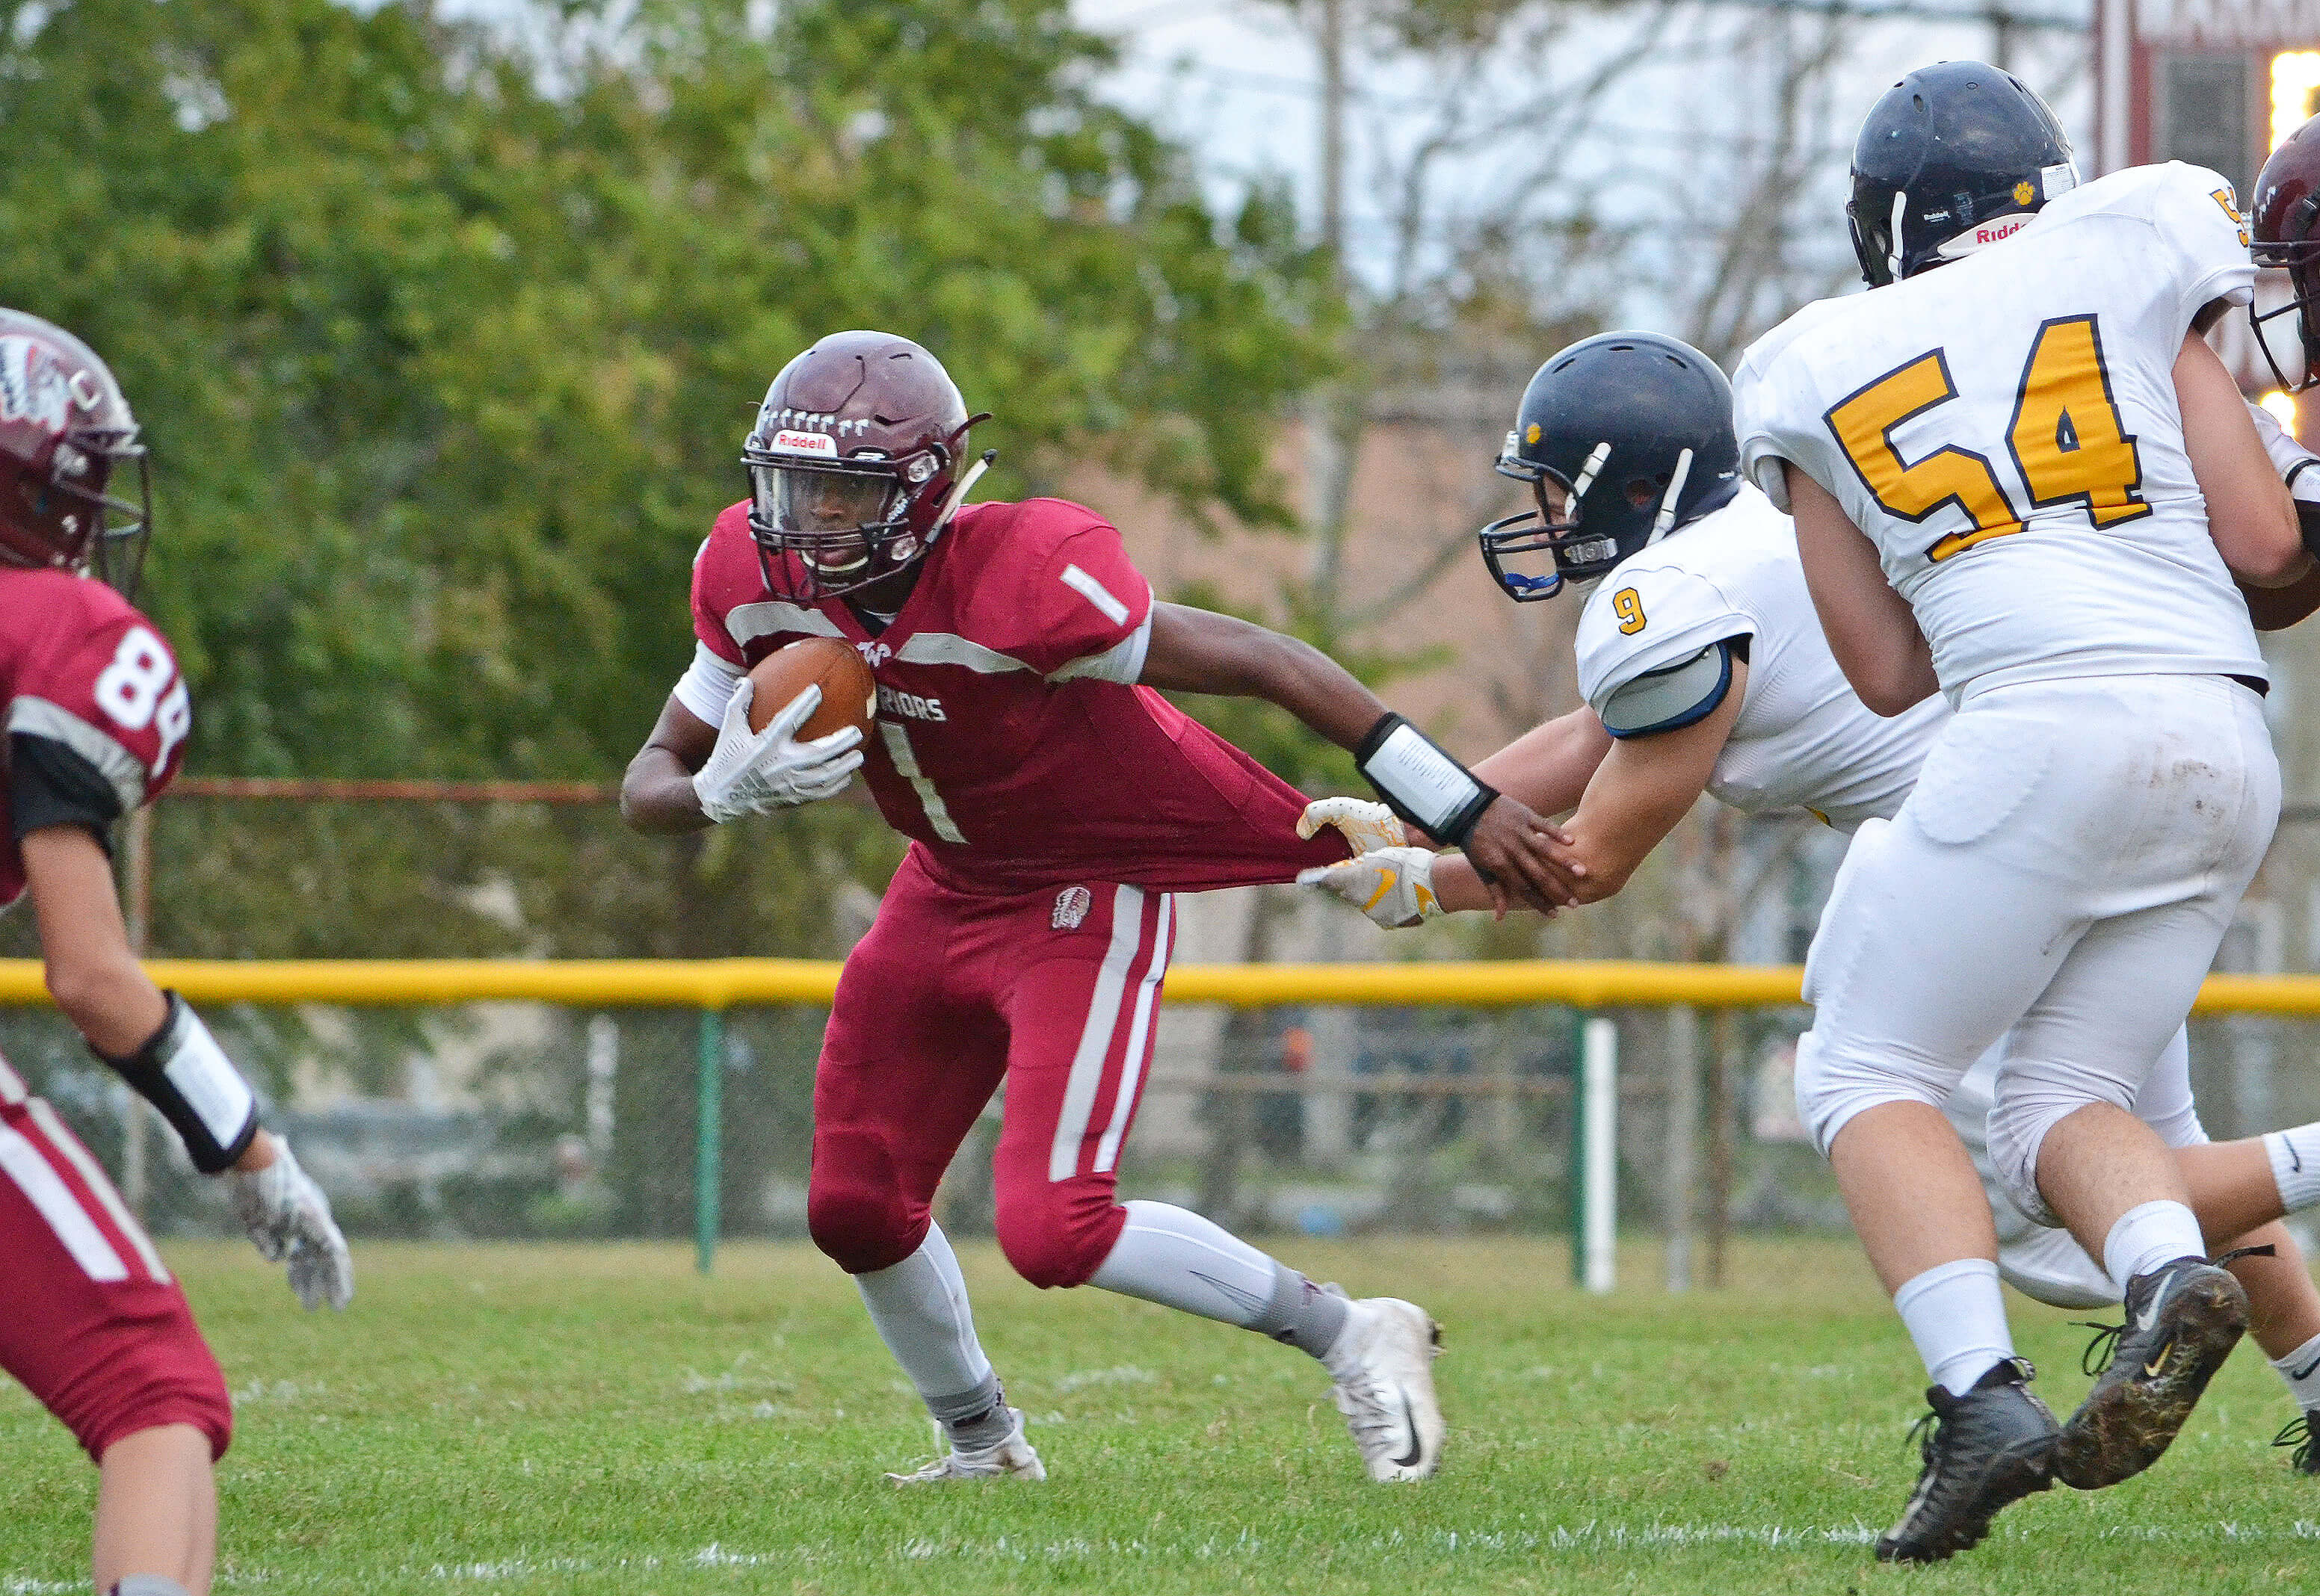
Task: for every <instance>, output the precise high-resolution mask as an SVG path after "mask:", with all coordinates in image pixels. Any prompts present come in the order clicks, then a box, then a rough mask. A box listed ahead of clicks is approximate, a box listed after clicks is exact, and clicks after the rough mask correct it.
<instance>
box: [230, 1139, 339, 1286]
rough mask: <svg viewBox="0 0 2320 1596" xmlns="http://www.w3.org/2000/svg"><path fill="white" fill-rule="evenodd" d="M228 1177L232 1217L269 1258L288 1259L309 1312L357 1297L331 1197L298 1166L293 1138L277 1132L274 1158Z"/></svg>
mask: <svg viewBox="0 0 2320 1596" xmlns="http://www.w3.org/2000/svg"><path fill="white" fill-rule="evenodd" d="M226 1179H227V1181H228V1182H229V1184H230V1185H231V1187H232V1190H233V1212H234V1217H235V1218H237V1219H239V1220H240V1221H241V1222H242V1223H243V1224H244V1225H245V1226H247V1227H248V1228H249V1239H250V1240H252V1241H254V1242H256V1243H257V1244H258V1252H259V1253H260V1254H261V1255H262V1256H263V1257H264V1258H265V1259H266V1261H267V1262H268V1263H274V1264H278V1263H282V1262H284V1261H285V1260H286V1261H287V1262H288V1263H289V1265H290V1289H291V1290H292V1291H295V1292H296V1293H297V1294H298V1301H299V1302H300V1303H303V1304H304V1306H305V1308H306V1310H307V1311H308V1312H313V1310H314V1309H316V1308H319V1307H321V1306H322V1304H323V1303H330V1304H331V1307H333V1308H336V1309H339V1310H340V1312H344V1311H345V1309H346V1305H347V1304H348V1303H351V1302H353V1301H354V1298H355V1261H354V1258H352V1257H351V1256H350V1255H349V1253H348V1251H347V1239H346V1238H345V1237H344V1236H341V1235H340V1234H339V1225H338V1222H337V1221H336V1220H334V1219H332V1218H331V1200H330V1199H329V1198H328V1197H326V1196H324V1195H322V1187H321V1186H316V1185H315V1184H314V1182H313V1178H312V1177H309V1176H308V1175H307V1173H306V1172H305V1171H304V1169H301V1168H298V1160H297V1159H294V1158H292V1157H291V1156H290V1144H289V1143H288V1142H286V1141H283V1140H282V1138H280V1137H279V1136H276V1137H275V1138H274V1161H273V1162H272V1163H270V1164H268V1165H267V1166H266V1168H263V1169H249V1170H243V1169H236V1170H233V1171H231V1173H230V1174H228V1175H227V1177H226Z"/></svg>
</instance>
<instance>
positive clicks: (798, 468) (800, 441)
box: [741, 332, 991, 603]
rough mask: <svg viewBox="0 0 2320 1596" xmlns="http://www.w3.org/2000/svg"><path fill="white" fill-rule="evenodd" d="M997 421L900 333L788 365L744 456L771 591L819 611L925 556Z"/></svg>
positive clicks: (855, 338)
mask: <svg viewBox="0 0 2320 1596" xmlns="http://www.w3.org/2000/svg"><path fill="white" fill-rule="evenodd" d="M989 419H991V418H990V417H989V416H988V415H987V414H985V415H978V416H969V415H968V414H967V413H966V401H965V400H963V399H961V398H960V397H959V393H958V385H957V384H956V383H953V382H952V381H951V380H950V374H949V373H947V372H946V371H944V370H943V368H942V363H941V362H940V361H938V360H937V359H936V358H935V357H934V356H932V355H929V353H927V351H926V350H924V349H922V348H920V347H919V346H918V345H916V344H914V343H912V342H911V340H910V339H908V338H897V337H895V336H894V335H893V333H887V332H839V333H832V334H831V335H830V336H829V337H828V338H823V339H821V340H820V342H819V343H817V344H815V345H814V346H813V347H811V349H808V350H807V351H806V352H805V353H804V354H802V355H800V356H797V358H795V359H794V360H793V361H791V362H790V363H789V364H788V365H785V366H784V367H782V371H781V374H780V375H779V376H777V377H775V379H774V384H773V386H772V387H770V388H768V389H766V402H765V403H764V404H763V405H762V406H761V407H759V409H758V410H757V425H756V426H755V427H754V428H750V431H749V436H748V437H747V438H746V439H744V440H743V442H742V445H741V464H743V465H745V466H747V467H748V472H749V533H750V536H752V537H755V538H756V539H757V555H758V560H759V562H760V563H761V564H763V565H764V567H765V571H766V586H767V587H768V588H769V589H771V590H772V591H774V592H775V593H778V594H781V595H782V596H784V598H788V599H792V600H798V601H800V602H808V603H810V602H811V601H813V600H818V599H825V598H832V597H835V596H837V595H838V594H841V593H851V592H855V591H858V590H860V589H862V588H865V587H867V586H869V585H870V584H871V583H872V582H879V581H882V580H884V578H886V577H889V576H892V575H893V574H894V573H896V572H899V571H903V570H907V569H908V568H909V567H910V566H911V565H913V564H917V563H918V562H919V561H920V560H922V559H924V558H926V556H927V552H928V551H929V549H931V548H932V547H933V546H934V543H935V539H936V538H938V537H940V536H941V535H942V529H943V527H944V525H945V523H947V521H948V520H949V519H950V515H951V512H952V511H953V510H954V509H957V507H958V500H959V499H960V498H961V497H963V496H964V495H965V489H966V484H967V482H971V481H972V480H973V475H974V473H969V475H968V476H967V477H966V478H965V479H964V480H962V479H961V478H960V477H959V475H958V473H957V465H958V462H959V459H960V457H961V455H962V454H963V452H964V450H965V445H966V432H967V428H970V427H972V426H974V424H975V423H976V422H977V421H987V420H989Z"/></svg>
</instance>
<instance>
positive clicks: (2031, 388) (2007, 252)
mask: <svg viewBox="0 0 2320 1596" xmlns="http://www.w3.org/2000/svg"><path fill="white" fill-rule="evenodd" d="M2254 275H2255V268H2254V266H2253V265H2252V263H2251V262H2250V260H2249V257H2248V249H2247V233H2246V230H2245V229H2244V227H2243V224H2242V222H2241V220H2240V213H2239V208H2238V205H2237V203H2236V202H2235V201H2234V196H2233V194H2232V189H2231V185H2230V184H2228V183H2227V182H2225V180H2224V179H2223V178H2222V177H2220V176H2216V174H2215V173H2213V172H2210V171H2207V170H2205V169H2203V168H2201V167H2190V166H2185V165H2183V164H2182V163H2180V162H2169V163H2168V164H2167V165H2165V166H2157V167H2133V168H2130V169H2129V170H2126V171H2124V172H2117V173H2114V174H2113V175H2111V176H2107V177H2104V178H2100V179H2098V180H2097V181H2095V182H2093V183H2089V184H2088V185H2085V186H2084V187H2082V188H2079V189H2075V190H2073V191H2071V193H2069V194H2062V195H2061V196H2059V197H2058V198H2056V199H2055V200H2053V202H2052V203H2049V204H2047V205H2046V206H2045V208H2044V210H2042V211H2041V212H2039V213H2038V215H2037V216H2036V217H2035V218H2034V219H2033V220H2032V221H2031V222H2030V224H2029V225H2028V226H2026V227H2025V228H2024V229H2023V230H2021V231H2020V232H2018V233H2016V234H2015V235H2014V236H2013V237H2012V238H2010V239H2006V240H2005V241H2004V242H2002V243H1998V244H1993V245H1990V246H1988V247H1987V248H1983V249H1981V250H1980V251H1978V252H1977V253H1975V254H1973V255H1971V256H1968V257H1965V258H1964V259H1962V260H1960V261H1956V262H1954V263H1953V264H1950V265H1947V266H1942V267H1940V268H1939V269H1937V270H1934V271H1928V272H1924V273H1921V274H1919V275H1917V276H1915V277H1912V278H1909V279H1908V281H1906V282H1902V283H1897V284H1891V285H1890V286H1888V287H1884V288H1879V289H1875V290H1873V291H1871V292H1870V293H1861V294H1854V295H1851V296H1848V297H1845V298H1842V299H1830V300H1822V301H1820V302H1817V303H1816V304H1811V305H1808V306H1806V307H1805V308H1804V309H1803V310H1801V311H1798V312H1797V313H1796V314H1795V315H1794V316H1791V317H1790V318H1789V320H1787V321H1785V322H1783V323H1782V324H1781V326H1779V327H1777V328H1775V329H1773V330H1772V331H1771V332H1769V333H1767V334H1766V335H1765V336H1764V337H1763V338H1760V339H1758V340H1757V342H1756V344H1755V345H1754V347H1752V348H1750V349H1749V351H1748V353H1747V355H1746V356H1745V358H1744V360H1743V362H1742V365H1741V367H1740V371H1739V374H1738V375H1737V377H1736V378H1735V380H1734V383H1733V391H1734V403H1735V411H1736V419H1737V423H1738V428H1739V432H1740V447H1741V461H1742V464H1743V466H1744V468H1745V470H1746V472H1747V473H1748V475H1749V477H1750V478H1751V480H1753V481H1754V482H1756V483H1757V484H1758V485H1760V486H1762V487H1763V489H1764V490H1765V491H1767V492H1769V493H1771V494H1772V497H1773V498H1774V500H1775V501H1777V502H1780V503H1781V504H1782V505H1783V506H1785V504H1786V499H1787V496H1786V491H1785V489H1784V487H1783V485H1782V482H1781V464H1782V462H1784V461H1785V462H1788V463H1790V464H1794V465H1796V466H1797V467H1799V469H1801V470H1802V471H1803V472H1804V473H1806V474H1807V475H1808V476H1809V477H1811V478H1812V479H1813V480H1814V481H1815V482H1818V483H1819V484H1820V485H1821V486H1822V487H1824V488H1826V489H1827V490H1828V491H1830V492H1831V493H1832V494H1834V495H1835V498H1836V499H1837V500H1838V501H1839V502H1840V503H1841V504H1843V505H1844V509H1845V510H1846V512H1847V513H1848V514H1849V515H1850V516H1851V517H1852V518H1853V522H1854V524H1855V525H1856V526H1858V527H1860V528H1861V529H1862V531H1863V532H1864V533H1866V534H1867V535H1868V536H1869V537H1870V538H1871V540H1872V541H1873V542H1874V543H1875V544H1876V546H1877V549H1878V554H1879V557H1880V562H1881V563H1882V564H1883V567H1884V571H1885V577H1886V580H1887V581H1888V582H1891V583H1892V585H1893V587H1894V590H1895V591H1898V592H1899V593H1900V594H1901V596H1902V597H1903V598H1905V599H1907V600H1908V601H1909V604H1910V606H1911V608H1912V609H1915V611H1916V612H1917V624H1918V627H1919V629H1920V630H1922V631H1923V632H1924V633H1925V636H1926V643H1927V644H1928V645H1929V646H1930V647H1931V649H1932V651H1933V660H1934V668H1935V672H1936V674H1937V675H1938V676H1939V677H1940V680H1941V684H1942V688H1943V690H1944V692H1945V693H1946V694H1947V695H1948V696H1949V698H1950V699H1951V701H1952V702H1953V703H1958V702H1962V701H1963V700H1964V699H1966V698H1968V697H1970V696H1971V695H1972V694H1973V693H1975V692H1979V691H1981V690H1987V689H1989V688H1993V687H2000V686H2005V685H2007V684H2009V683H2012V682H2018V681H2042V680H2049V679H2053V678H2057V677H2069V676H2096V675H2127V674H2146V673H2199V674H2217V675H2237V676H2245V677H2250V678H2252V679H2256V680H2263V679H2264V677H2265V672H2264V667H2263V662H2262V658H2261V655H2260V654H2258V653H2257V650H2256V643H2255V634H2254V630H2253V628H2252V626H2251V625H2250V623H2249V620H2248V613H2247V607H2246V605H2245V603H2244V602H2243V600H2241V598H2240V596H2239V593H2238V591H2237V590H2236V589H2235V587H2234V584H2233V582H2232V579H2231V576H2230V574H2229V573H2227V572H2226V571H2225V568H2224V564H2223V559H2222V557H2221V556H2220V555H2218V554H2217V553H2216V547H2215V545H2214V543H2213V541H2212V540H2211V539H2210V537H2208V534H2207V506H2206V502H2205V500H2203V499H2202V498H2201V496H2200V493H2199V488H2198V482H2197V481H2196V480H2195V479H2194V478H2193V476H2192V473H2191V463H2190V459H2189V455H2187V454H2186V452H2185V449H2184V443H2183V424H2182V415H2181V411H2180V409H2179V407H2178V405H2177V403H2176V398H2175V383H2174V367H2175V357H2176V355H2177V353H2178V352H2179V351H2180V348H2181V347H2182V343H2183V338H2184V335H2185V334H2186V333H2187V332H2188V331H2189V329H2190V327H2191V322H2192V318H2193V317H2194V316H2196V315H2197V314H2198V311H2200V309H2201V307H2203V306H2205V305H2207V303H2209V302H2212V301H2215V300H2218V299H2221V300H2226V301H2229V302H2232V303H2234V304H2244V303H2245V302H2247V300H2248V298H2249V295H2250V293H2251V291H2252V282H2253V280H2254Z"/></svg>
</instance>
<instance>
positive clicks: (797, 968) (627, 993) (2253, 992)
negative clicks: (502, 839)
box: [0, 959, 2320, 1273]
mask: <svg viewBox="0 0 2320 1596" xmlns="http://www.w3.org/2000/svg"><path fill="white" fill-rule="evenodd" d="M145 968H146V969H147V970H148V971H150V973H151V975H152V977H153V978H154V979H155V980H157V981H159V982H160V983H161V984H162V985H163V986H165V987H176V988H177V989H178V990H179V991H181V992H183V993H184V994H185V995H186V997H187V998H189V999H191V1000H192V1001H194V1002H195V1003H208V1004H225V1003H261V1004H300V1003H319V1004H365V1005H376V1004H394V1005H432V1004H447V1003H481V1002H494V1001H501V1002H505V1001H516V1002H532V1003H554V1004H569V1005H588V1006H592V1007H630V1006H637V1007H644V1006H666V1007H675V1008H691V1009H695V1010H697V1011H699V1014H700V1037H699V1042H700V1047H699V1054H700V1057H699V1084H698V1096H699V1102H698V1119H699V1123H698V1125H697V1127H696V1152H695V1158H694V1175H693V1182H694V1191H693V1210H694V1228H695V1242H696V1246H697V1249H698V1252H699V1258H700V1267H701V1268H702V1272H703V1273H706V1272H707V1271H708V1269H709V1267H710V1264H711V1259H712V1258H714V1257H715V1255H716V1246H717V1237H718V1231H719V1225H720V1215H719V1189H720V1187H719V1168H720V1159H721V1157H722V1142H723V1135H722V1129H721V1126H722V1120H723V1094H724V1084H723V1082H724V1070H723V1068H722V1061H723V1058H724V1051H725V1029H724V1013H725V1011H726V1010H727V1009H729V1008H733V1007H737V1006H742V1005H778V1004H826V1003H828V1002H829V1000H830V996H831V995H832V994H833V993H834V992H835V991H836V990H837V987H838V969H839V967H838V964H836V963H835V962H833V961H829V960H811V959H696V960H677V959H667V960H661V959H569V960H517V959H411V960H371V959H304V960H297V959H293V960H225V959H155V960H149V961H147V963H146V966H145ZM1802 976H1803V971H1801V970H1800V969H1797V968H1796V967H1795V966H1793V965H1746V964H1650V963H1644V962H1641V961H1636V960H1546V959H1532V960H1495V961H1492V960H1475V961H1469V962H1461V963H1447V962H1443V963H1420V964H1186V965H1179V966H1178V967H1177V968H1175V969H1173V970H1171V971H1169V973H1168V984H1167V987H1166V994H1167V1000H1168V1001H1169V1002H1171V1003H1221V1004H1228V1005H1234V1006H1236V1007H1242V1008H1266V1007H1272V1006H1275V1005H1289V1004H1323V1005H1388V1004H1440V1005H1455V1006H1461V1007H1469V1008H1505V1007H1511V1006H1515V1005H1523V1004H1567V1005H1571V1006H1572V1007H1573V1008H1581V1009H1599V1008H1627V1007H1653V1006H1657V1007H1690V1008H1761V1007H1779V1006H1783V1005H1794V1004H1798V1003H1799V1002H1801V1001H1802V998H1801V996H1800V993H1799V985H1800V982H1801V979H1802ZM47 1001H48V991H47V988H46V987H45V986H44V985H43V984H42V981H41V966H40V964H39V962H38V961H37V960H29V959H0V1006H6V1005H16V1006H28V1005H39V1004H45V1003H46V1002H47ZM2194 1012H2195V1013H2198V1014H2279V1015H2304V1016H2320V976H2211V977H2209V978H2208V979H2207V985H2206V986H2205V987H2203V988H2202V989H2201V991H2200V993H2199V999H2198V1005H2197V1006H2196V1008H2195V1010H2194ZM1573 1257H1574V1258H1576V1257H1577V1254H1576V1253H1575V1252H1574V1254H1573Z"/></svg>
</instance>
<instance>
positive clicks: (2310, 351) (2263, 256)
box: [2248, 191, 2320, 393]
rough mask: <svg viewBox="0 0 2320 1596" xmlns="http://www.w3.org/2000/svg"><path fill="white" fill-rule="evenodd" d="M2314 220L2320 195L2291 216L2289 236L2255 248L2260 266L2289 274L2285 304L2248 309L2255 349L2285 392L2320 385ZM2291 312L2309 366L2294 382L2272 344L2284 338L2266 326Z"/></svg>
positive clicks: (2318, 244) (2319, 274) (2318, 247)
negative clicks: (2261, 308) (2279, 338)
mask: <svg viewBox="0 0 2320 1596" xmlns="http://www.w3.org/2000/svg"><path fill="white" fill-rule="evenodd" d="M2315 221H2320V191H2315V192H2314V193H2312V194H2306V195H2305V196H2304V198H2303V199H2302V200H2301V201H2300V202H2299V203H2297V205H2296V207H2295V209H2294V211H2293V212H2291V213H2290V214H2289V216H2288V226H2286V227H2284V228H2282V229H2281V231H2282V232H2283V233H2285V234H2287V235H2288V236H2287V237H2284V238H2279V239H2256V240H2255V247H2254V249H2253V250H2252V253H2253V255H2254V257H2255V263H2256V265H2258V266H2271V267H2275V268H2279V269H2283V270H2285V271H2286V272H2287V273H2288V286H2289V293H2288V302H2287V303H2286V304H2284V305H2279V306H2277V307H2275V308H2273V309H2271V310H2269V311H2258V310H2257V309H2256V308H2255V307H2254V306H2253V305H2250V306H2249V307H2248V320H2250V321H2251V322H2252V323H2253V324H2254V327H2255V341H2256V347H2258V348H2260V349H2261V350H2262V351H2263V358H2264V364H2265V365H2269V366H2270V367H2271V375H2272V380H2273V381H2274V382H2276V383H2279V387H2280V391H2281V392H2286V393H2301V392H2304V391H2305V390H2306V389H2307V388H2310V387H2312V386H2314V385H2315V383H2320V239H2315V238H2312V237H2310V236H2309V235H2310V232H2311V230H2312V228H2313V225H2314V223H2315ZM2289 314H2293V315H2294V316H2295V318H2296V321H2295V328H2296V337H2297V347H2298V352H2299V354H2300V355H2301V356H2302V363H2303V367H2304V370H2303V374H2302V375H2301V376H2299V377H2298V378H2297V380H2296V381H2295V382H2292V383H2291V382H2289V381H2288V374H2287V372H2286V371H2285V370H2284V369H2283V368H2282V366H2281V365H2280V362H2279V354H2278V353H2277V352H2276V351H2275V350H2274V349H2273V348H2272V347H2271V340H2272V339H2273V338H2275V337H2277V336H2279V335H2278V333H2277V332H2275V331H2274V330H2273V329H2270V328H2269V327H2267V326H2266V325H2265V324H2266V323H2267V322H2271V321H2277V320H2279V319H2280V318H2281V317H2283V316H2287V315H2289ZM2283 330H2284V329H2283Z"/></svg>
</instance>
